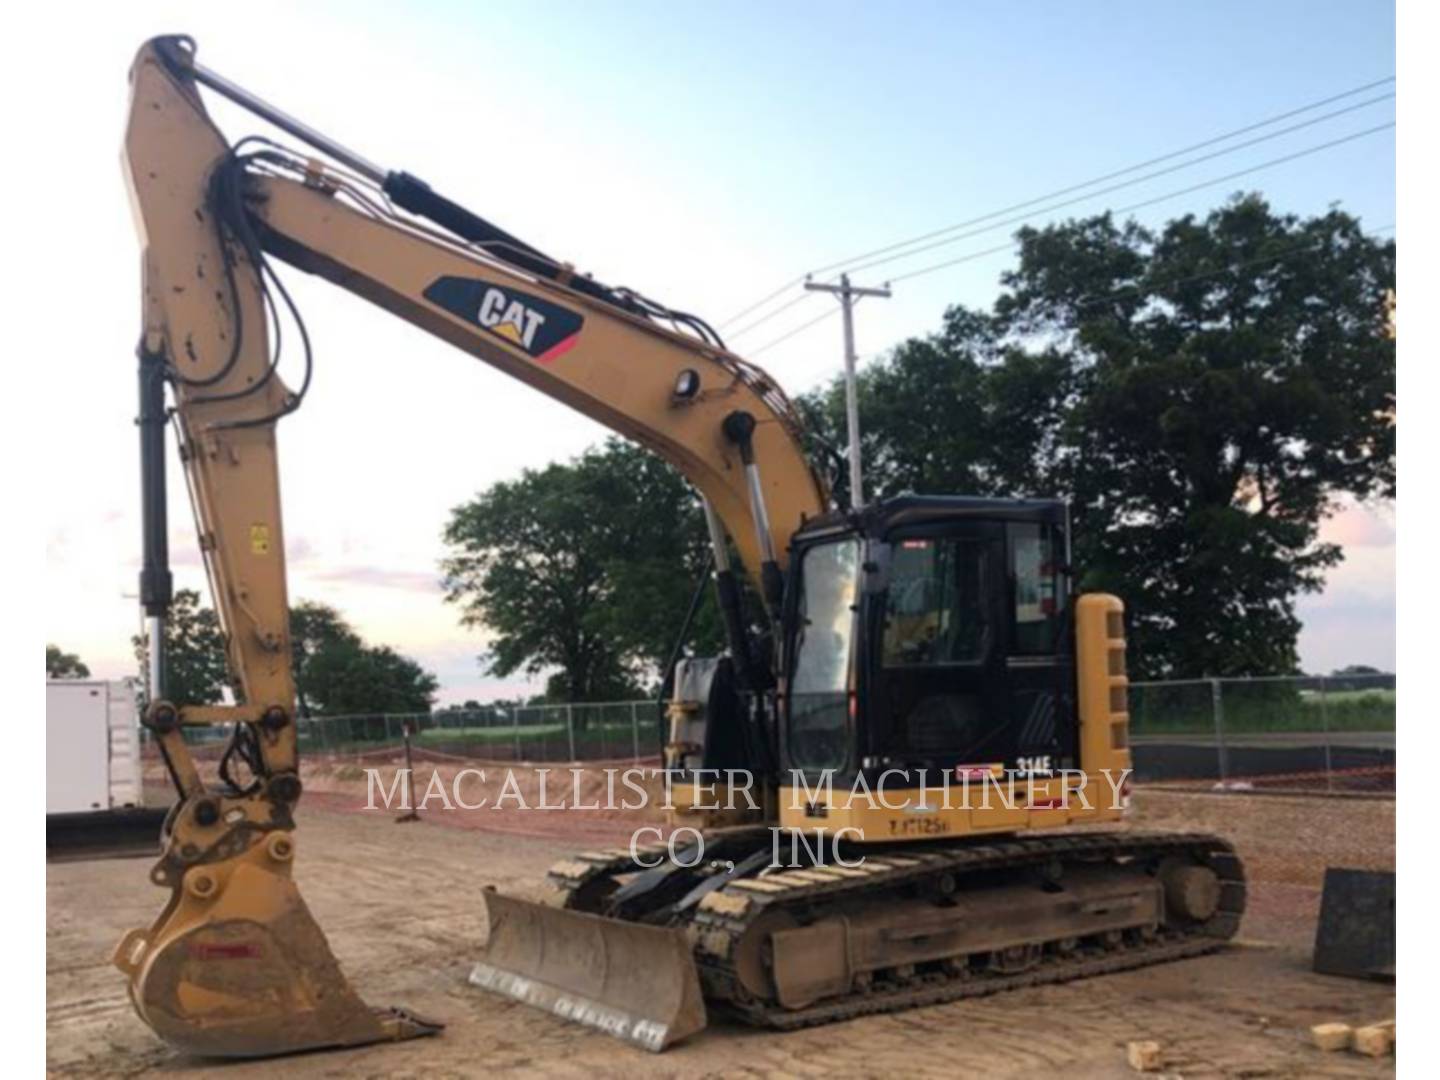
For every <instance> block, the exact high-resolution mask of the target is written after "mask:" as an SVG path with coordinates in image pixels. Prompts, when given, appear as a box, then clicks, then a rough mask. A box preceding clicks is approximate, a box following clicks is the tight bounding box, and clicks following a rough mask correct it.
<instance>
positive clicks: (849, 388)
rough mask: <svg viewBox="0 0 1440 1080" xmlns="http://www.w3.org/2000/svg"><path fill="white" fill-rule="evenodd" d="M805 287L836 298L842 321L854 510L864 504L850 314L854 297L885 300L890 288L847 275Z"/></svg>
mask: <svg viewBox="0 0 1440 1080" xmlns="http://www.w3.org/2000/svg"><path fill="white" fill-rule="evenodd" d="M805 288H806V289H807V290H809V291H810V292H828V293H831V294H832V295H834V296H838V297H839V298H840V312H841V314H842V315H843V316H844V318H845V428H846V437H847V438H848V439H849V440H850V455H849V456H850V505H851V506H852V507H853V508H854V509H857V510H858V509H859V508H860V507H862V506H864V505H865V495H864V492H863V490H862V488H861V486H860V403H859V401H857V400H856V394H855V317H854V315H853V314H852V312H853V310H854V307H855V300H856V298H857V297H861V296H884V297H888V296H889V295H890V287H889V286H888V285H886V286H885V287H883V288H879V289H875V288H861V287H860V286H858V285H851V284H850V275H849V274H841V275H840V284H839V285H829V284H823V283H821V282H818V281H807V282H805Z"/></svg>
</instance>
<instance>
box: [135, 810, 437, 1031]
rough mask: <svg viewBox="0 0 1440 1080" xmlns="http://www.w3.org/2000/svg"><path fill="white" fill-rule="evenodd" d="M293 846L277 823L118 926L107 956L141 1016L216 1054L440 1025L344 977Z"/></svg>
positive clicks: (195, 869) (191, 872)
mask: <svg viewBox="0 0 1440 1080" xmlns="http://www.w3.org/2000/svg"><path fill="white" fill-rule="evenodd" d="M292 854H293V847H292V846H291V841H290V838H289V834H288V833H284V832H277V833H274V834H272V835H271V836H270V837H269V842H268V843H261V844H257V845H255V846H254V847H252V848H251V849H250V850H249V851H247V852H245V853H243V854H241V855H239V856H236V857H235V858H233V859H229V860H225V861H224V862H220V863H215V864H209V865H205V866H196V867H192V868H191V869H190V870H189V871H188V872H186V873H185V875H184V877H183V879H182V880H181V881H180V882H179V883H178V884H177V886H176V888H175V891H174V894H173V895H172V897H171V900H170V903H169V904H168V905H167V906H166V909H165V911H164V912H163V913H162V914H161V916H160V918H159V919H158V920H156V923H155V925H154V926H153V927H151V928H150V929H149V930H131V931H130V932H129V933H128V934H126V935H125V937H124V938H123V939H122V940H121V942H120V944H119V945H118V946H117V947H116V950H115V956H114V962H115V966H116V967H118V968H120V970H121V971H123V972H125V974H126V975H127V976H128V977H129V980H130V998H131V1001H132V1002H133V1003H134V1005H135V1009H136V1011H137V1012H138V1013H139V1014H140V1017H141V1019H143V1020H144V1021H145V1022H146V1023H147V1024H149V1025H150V1027H151V1028H153V1029H154V1031H155V1033H156V1034H157V1035H159V1036H160V1037H161V1038H162V1039H163V1040H165V1042H167V1043H169V1044H170V1045H171V1046H174V1047H175V1048H176V1049H178V1050H182V1051H186V1052H188V1053H193V1054H199V1055H205V1056H213V1057H267V1056H270V1055H274V1054H288V1053H293V1052H295V1051H298V1050H315V1049H321V1048H325V1047H342V1046H361V1045H364V1044H365V1043H373V1042H385V1041H393V1040H398V1039H409V1038H414V1037H416V1036H419V1035H430V1034H433V1033H435V1032H436V1031H439V1030H440V1028H441V1027H442V1026H443V1025H440V1024H435V1023H431V1022H429V1021H425V1020H421V1019H420V1018H418V1017H415V1016H412V1015H410V1014H408V1013H405V1012H403V1011H400V1010H397V1009H371V1008H370V1007H368V1006H367V1005H366V1004H365V1003H364V1002H363V1001H361V1000H360V998H359V996H357V995H356V993H355V991H353V990H352V989H351V988H350V985H349V983H348V982H346V980H345V976H344V974H342V973H341V971H340V965H339V963H338V962H337V961H336V959H335V957H334V955H333V954H332V953H331V952H330V946H329V944H328V943H327V942H326V940H325V935H324V933H322V932H321V930H320V927H319V926H318V925H317V924H316V922H315V919H314V918H313V917H312V916H311V914H310V911H309V909H308V908H307V907H306V906H305V901H304V900H303V899H302V898H301V896H300V891H299V889H297V888H296V886H295V883H294V882H293V881H292V880H291V879H290V873H289V871H290V857H291V855H292ZM161 872H162V871H161V869H160V868H159V867H157V870H156V873H157V874H160V873H161Z"/></svg>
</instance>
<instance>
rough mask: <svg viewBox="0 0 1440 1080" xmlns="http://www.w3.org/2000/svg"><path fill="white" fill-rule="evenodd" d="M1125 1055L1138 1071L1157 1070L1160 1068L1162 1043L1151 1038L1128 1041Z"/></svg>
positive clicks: (1131, 1065) (1132, 1066)
mask: <svg viewBox="0 0 1440 1080" xmlns="http://www.w3.org/2000/svg"><path fill="white" fill-rule="evenodd" d="M1125 1057H1126V1059H1127V1060H1128V1061H1129V1062H1130V1067H1131V1068H1132V1069H1134V1070H1135V1071H1136V1072H1155V1071H1156V1070H1157V1069H1159V1068H1160V1044H1159V1043H1157V1042H1153V1041H1151V1040H1149V1039H1144V1040H1141V1041H1139V1042H1131V1043H1127V1044H1126V1046H1125Z"/></svg>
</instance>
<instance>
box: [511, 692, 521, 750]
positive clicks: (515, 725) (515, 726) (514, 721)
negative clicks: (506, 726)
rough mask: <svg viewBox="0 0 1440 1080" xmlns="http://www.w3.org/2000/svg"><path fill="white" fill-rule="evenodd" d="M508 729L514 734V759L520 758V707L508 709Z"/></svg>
mask: <svg viewBox="0 0 1440 1080" xmlns="http://www.w3.org/2000/svg"><path fill="white" fill-rule="evenodd" d="M510 730H511V732H512V733H513V734H514V736H515V757H514V760H515V761H519V760H520V707H519V706H518V705H517V706H516V707H515V708H513V709H511V710H510Z"/></svg>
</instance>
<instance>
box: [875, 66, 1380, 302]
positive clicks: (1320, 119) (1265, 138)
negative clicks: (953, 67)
mask: <svg viewBox="0 0 1440 1080" xmlns="http://www.w3.org/2000/svg"><path fill="white" fill-rule="evenodd" d="M1394 97H1395V95H1394V94H1382V95H1381V96H1379V97H1376V98H1371V99H1370V100H1368V101H1362V102H1360V103H1359V104H1357V105H1349V106H1346V107H1345V108H1343V109H1337V110H1336V111H1335V112H1332V113H1326V114H1325V115H1324V116H1317V117H1315V118H1313V119H1311V120H1306V121H1304V122H1303V123H1300V124H1294V125H1292V126H1290V127H1287V128H1281V129H1280V130H1279V131H1272V132H1270V133H1269V134H1267V135H1260V136H1257V137H1256V138H1253V139H1249V140H1247V141H1246V142H1242V143H1236V144H1235V145H1234V146H1228V147H1226V148H1225V149H1223V150H1216V151H1215V152H1213V153H1210V154H1203V155H1201V156H1200V157H1197V158H1191V159H1190V160H1189V161H1182V162H1180V163H1179V164H1178V165H1171V166H1168V167H1167V168H1164V169H1159V170H1157V171H1155V172H1152V173H1146V174H1145V175H1144V176H1137V177H1135V178H1134V179H1133V180H1126V181H1125V182H1124V183H1122V184H1114V185H1112V186H1110V187H1107V188H1100V189H1099V190H1098V191H1091V192H1088V193H1086V194H1084V195H1078V196H1076V197H1075V198H1073V199H1066V200H1065V201H1064V202H1058V203H1051V204H1050V205H1049V206H1046V207H1042V208H1041V209H1039V210H1036V211H1034V212H1033V213H1029V214H1022V215H1020V216H1018V217H1012V218H1006V219H1004V220H1003V221H997V222H994V223H993V224H990V225H986V226H985V227H984V228H983V229H972V230H971V231H970V232H966V233H961V234H960V235H959V236H950V237H946V238H945V239H944V240H937V241H935V242H934V243H933V244H926V245H925V246H924V247H918V248H914V249H913V250H910V251H902V252H900V253H898V254H895V255H888V256H886V257H884V258H881V259H874V260H872V261H870V262H865V263H861V264H860V265H859V266H852V267H851V268H850V272H851V273H852V274H853V273H859V272H860V271H861V270H870V269H873V268H874V267H877V266H883V265H884V264H886V263H890V262H894V261H895V260H897V259H908V258H910V257H911V256H912V255H919V254H920V253H921V252H925V251H932V250H934V249H935V248H938V247H945V246H946V245H947V244H953V243H955V242H956V241H959V240H966V239H969V238H970V237H972V236H980V235H982V234H984V233H987V232H994V231H995V230H996V229H1003V228H1005V227H1006V226H1008V225H1018V224H1021V223H1022V222H1024V221H1028V220H1030V219H1031V218H1035V217H1038V216H1040V215H1041V214H1048V213H1050V212H1051V211H1054V210H1063V209H1065V208H1066V207H1067V206H1074V205H1075V204H1076V203H1080V202H1084V201H1085V200H1086V199H1094V198H1097V197H1098V196H1101V195H1110V194H1113V193H1114V192H1116V191H1122V190H1124V189H1125V188H1129V187H1134V186H1135V185H1136V184H1143V183H1145V182H1146V181H1147V180H1154V179H1157V178H1158V177H1161V176H1168V175H1170V174H1171V173H1173V172H1179V171H1180V170H1181V169H1188V168H1189V167H1190V166H1192V165H1199V164H1201V163H1203V162H1206V161H1213V160H1215V159H1216V158H1219V157H1224V156H1225V155H1227V154H1233V153H1235V152H1236V151H1237V150H1245V149H1248V148H1249V147H1252V146H1258V145H1259V144H1260V143H1263V142H1269V141H1270V140H1271V139H1278V138H1281V137H1282V136H1285V135H1290V134H1292V133H1294V132H1296V131H1300V130H1302V129H1303V128H1308V127H1314V126H1315V125H1316V124H1320V123H1324V122H1325V121H1326V120H1333V119H1335V118H1336V117H1337V116H1344V115H1345V114H1346V113H1351V112H1354V111H1355V110H1356V109H1363V108H1366V107H1367V106H1370V105H1374V104H1377V103H1378V102H1381V101H1389V100H1391V99H1393V98H1394ZM1392 126H1393V125H1392ZM931 235H935V234H933V233H932V234H931Z"/></svg>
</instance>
